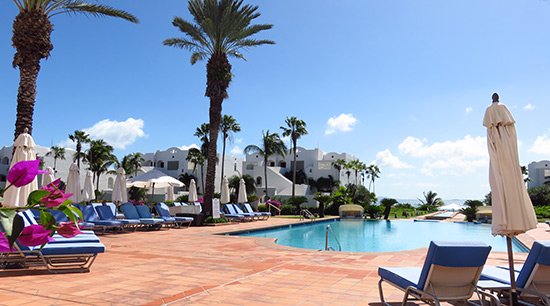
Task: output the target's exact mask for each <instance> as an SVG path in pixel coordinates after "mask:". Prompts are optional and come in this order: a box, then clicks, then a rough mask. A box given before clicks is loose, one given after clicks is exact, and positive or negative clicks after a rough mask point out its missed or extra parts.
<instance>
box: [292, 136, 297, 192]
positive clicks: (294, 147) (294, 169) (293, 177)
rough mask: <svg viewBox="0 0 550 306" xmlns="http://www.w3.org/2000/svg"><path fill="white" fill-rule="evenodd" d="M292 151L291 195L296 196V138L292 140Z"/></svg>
mask: <svg viewBox="0 0 550 306" xmlns="http://www.w3.org/2000/svg"><path fill="white" fill-rule="evenodd" d="M292 153H293V154H294V166H293V167H292V197H293V198H294V196H296V140H295V139H293V140H292Z"/></svg>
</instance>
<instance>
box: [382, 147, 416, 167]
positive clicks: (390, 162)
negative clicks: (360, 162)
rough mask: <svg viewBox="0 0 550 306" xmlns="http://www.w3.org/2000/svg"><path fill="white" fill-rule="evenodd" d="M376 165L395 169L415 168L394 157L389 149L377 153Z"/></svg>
mask: <svg viewBox="0 0 550 306" xmlns="http://www.w3.org/2000/svg"><path fill="white" fill-rule="evenodd" d="M376 163H377V164H380V165H382V166H388V167H391V168H395V169H404V168H413V166H412V165H409V164H407V163H405V162H403V161H401V160H400V159H399V157H397V156H395V155H393V154H392V153H391V151H390V150H389V149H386V150H384V151H380V152H378V153H376Z"/></svg>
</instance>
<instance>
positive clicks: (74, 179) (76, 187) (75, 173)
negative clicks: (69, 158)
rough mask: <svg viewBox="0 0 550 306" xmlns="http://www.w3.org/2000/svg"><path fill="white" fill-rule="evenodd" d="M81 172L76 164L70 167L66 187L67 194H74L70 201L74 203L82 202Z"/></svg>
mask: <svg viewBox="0 0 550 306" xmlns="http://www.w3.org/2000/svg"><path fill="white" fill-rule="evenodd" d="M79 172H80V171H79V170H78V166H77V165H76V164H75V163H72V164H71V166H70V167H69V176H68V177H67V186H66V187H65V192H66V193H71V194H72V196H71V197H70V198H69V200H71V201H72V202H73V203H80V202H82V194H81V190H80V175H79Z"/></svg>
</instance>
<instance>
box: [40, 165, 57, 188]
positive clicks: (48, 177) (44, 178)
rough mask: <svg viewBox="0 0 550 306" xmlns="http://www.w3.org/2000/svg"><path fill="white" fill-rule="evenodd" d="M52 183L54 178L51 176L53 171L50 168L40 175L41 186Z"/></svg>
mask: <svg viewBox="0 0 550 306" xmlns="http://www.w3.org/2000/svg"><path fill="white" fill-rule="evenodd" d="M53 181H55V176H54V175H53V169H52V168H51V167H47V168H46V173H44V174H43V175H42V186H46V185H48V184H49V183H51V182H53Z"/></svg>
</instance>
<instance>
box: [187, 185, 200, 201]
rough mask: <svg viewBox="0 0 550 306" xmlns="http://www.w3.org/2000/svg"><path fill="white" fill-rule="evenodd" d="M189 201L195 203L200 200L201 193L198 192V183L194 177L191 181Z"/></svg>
mask: <svg viewBox="0 0 550 306" xmlns="http://www.w3.org/2000/svg"><path fill="white" fill-rule="evenodd" d="M187 201H188V202H189V203H194V202H198V201H199V195H198V193H197V183H196V182H195V180H194V179H191V182H190V183H189V198H188V199H187Z"/></svg>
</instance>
